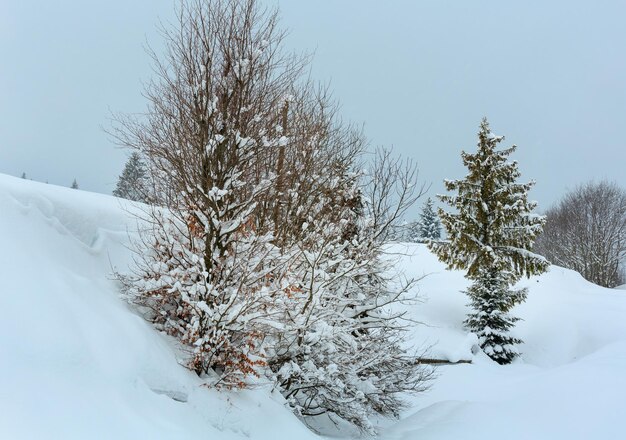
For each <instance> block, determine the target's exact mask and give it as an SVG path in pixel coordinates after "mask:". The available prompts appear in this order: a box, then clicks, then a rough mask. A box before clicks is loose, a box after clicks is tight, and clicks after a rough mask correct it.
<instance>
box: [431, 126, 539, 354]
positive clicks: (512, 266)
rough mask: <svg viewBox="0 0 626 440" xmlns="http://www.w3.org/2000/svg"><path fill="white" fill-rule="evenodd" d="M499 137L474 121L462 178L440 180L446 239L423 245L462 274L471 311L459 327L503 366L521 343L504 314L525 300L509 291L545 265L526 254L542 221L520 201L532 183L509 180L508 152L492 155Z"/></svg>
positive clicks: (512, 169)
mask: <svg viewBox="0 0 626 440" xmlns="http://www.w3.org/2000/svg"><path fill="white" fill-rule="evenodd" d="M503 139H504V137H503V136H495V135H494V134H492V133H491V130H490V128H489V123H488V122H487V119H483V120H482V123H481V124H480V131H479V133H478V151H477V152H476V153H474V154H470V153H466V152H462V153H461V157H462V159H463V164H464V165H465V166H466V167H467V169H468V170H469V172H468V174H467V176H466V177H465V178H463V179H459V180H446V181H445V186H446V189H447V190H448V191H456V193H457V194H456V195H440V196H439V198H440V200H441V201H442V202H444V203H446V204H447V205H449V206H451V207H452V208H453V210H452V212H445V211H444V210H443V209H439V215H440V217H441V221H442V223H443V226H444V227H445V229H446V232H447V236H448V240H446V241H432V242H430V243H429V247H430V249H431V250H432V251H434V252H435V253H436V254H437V256H438V257H439V259H440V260H441V261H443V262H444V263H446V264H447V265H448V268H449V269H462V270H466V271H467V274H466V278H468V279H469V280H471V281H472V285H471V286H470V288H469V289H468V290H467V292H466V293H467V294H468V296H469V298H470V305H471V308H472V312H471V313H470V314H469V316H468V317H467V319H466V321H465V325H466V327H467V328H468V330H470V331H472V332H475V333H476V334H477V335H478V338H479V343H480V346H481V348H482V349H483V351H484V352H485V353H486V354H487V355H488V356H489V357H491V358H492V359H493V360H495V361H496V362H498V363H500V364H507V363H510V362H511V361H512V360H513V359H514V358H515V357H516V356H517V355H518V354H519V353H518V351H517V348H516V345H517V344H519V343H521V342H522V341H521V340H519V339H517V338H514V337H512V336H511V335H510V334H509V330H510V329H511V328H512V327H513V326H514V325H515V322H516V321H518V320H519V318H516V317H514V316H511V315H510V314H509V311H510V310H511V308H512V307H513V306H515V305H516V304H519V303H521V302H523V301H524V300H525V299H526V294H527V292H526V289H513V288H512V286H513V285H514V284H515V283H516V282H517V281H518V280H519V279H520V278H521V277H522V276H531V275H534V274H540V273H542V272H545V271H546V270H547V268H548V262H547V261H546V260H545V259H544V258H543V257H541V256H540V255H537V254H534V253H532V252H531V248H532V245H533V243H534V241H535V238H536V237H537V235H539V234H540V233H541V231H542V230H543V225H544V223H545V218H544V217H543V216H539V215H537V214H533V213H532V211H533V209H534V208H535V207H536V202H531V201H528V191H529V190H530V188H531V187H532V186H533V185H534V182H529V183H517V182H516V181H517V179H518V178H519V177H520V172H519V170H518V166H517V162H508V160H507V159H508V157H509V155H510V154H511V153H513V152H514V151H515V149H516V146H515V145H514V146H512V147H510V148H507V149H503V150H497V149H496V148H497V146H498V144H499V143H500V142H501V141H502V140H503Z"/></svg>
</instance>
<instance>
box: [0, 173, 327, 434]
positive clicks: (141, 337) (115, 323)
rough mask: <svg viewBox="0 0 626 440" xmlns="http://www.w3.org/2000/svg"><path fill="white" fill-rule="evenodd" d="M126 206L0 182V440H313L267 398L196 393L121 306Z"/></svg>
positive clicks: (262, 393) (170, 355)
mask: <svg viewBox="0 0 626 440" xmlns="http://www.w3.org/2000/svg"><path fill="white" fill-rule="evenodd" d="M127 208H128V206H124V205H123V204H122V202H120V201H119V200H117V199H115V198H113V197H107V196H103V195H98V194H91V193H87V192H83V191H77V190H71V189H66V188H60V187H54V186H51V185H45V184H40V183H34V182H29V181H25V180H21V179H15V178H12V177H8V176H3V175H0V279H1V280H2V285H1V287H0V313H2V319H0V438H1V439H11V440H17V439H64V440H67V439H135V440H137V439H144V438H149V439H192V438H193V439H198V438H219V439H241V438H247V437H250V438H254V439H275V438H277V432H280V433H289V434H290V435H291V436H292V437H293V438H299V439H300V438H302V439H307V438H314V437H315V436H314V435H313V434H312V433H311V432H310V431H309V430H308V429H307V428H305V427H304V426H303V425H302V424H301V423H300V421H298V420H297V419H296V418H295V417H294V416H293V415H292V414H291V413H290V412H289V411H288V410H286V409H285V408H284V407H283V406H282V404H281V403H280V398H279V396H278V397H276V396H274V397H272V396H270V394H269V392H268V391H267V390H257V391H253V392H245V393H230V394H218V393H216V392H214V391H210V390H208V389H206V388H203V387H201V386H200V382H199V380H198V379H197V378H196V377H195V376H194V375H193V374H191V373H189V372H188V371H187V370H185V369H184V368H183V367H181V366H180V365H178V363H177V361H176V356H175V354H174V352H173V351H172V349H171V348H170V346H169V345H168V344H167V343H166V341H165V340H164V339H163V338H162V337H161V336H160V335H159V334H158V333H157V332H155V331H154V330H153V329H152V328H151V326H150V325H149V324H147V323H146V322H144V321H143V320H142V319H141V318H139V317H138V316H136V315H134V314H133V313H132V312H131V311H130V310H129V309H128V308H127V307H126V305H125V304H124V302H123V301H122V300H120V299H118V296H117V287H116V285H115V283H114V281H112V280H111V279H110V275H109V274H110V273H111V268H112V265H116V266H122V265H125V264H128V262H129V259H130V258H131V254H130V252H129V251H128V250H127V249H126V248H125V243H127V242H128V237H129V231H132V227H133V225H134V222H133V221H132V220H131V219H130V216H129V214H128V212H127ZM172 397H174V398H175V399H177V400H175V399H173V398H172ZM179 400H185V401H186V402H180V401H179ZM277 427H280V431H277Z"/></svg>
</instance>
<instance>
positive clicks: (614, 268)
mask: <svg viewBox="0 0 626 440" xmlns="http://www.w3.org/2000/svg"><path fill="white" fill-rule="evenodd" d="M546 214H547V223H546V226H545V229H544V232H543V234H542V235H541V236H540V237H539V239H538V240H537V243H536V247H535V249H536V252H538V253H541V254H543V255H544V256H545V257H546V258H547V259H548V260H550V261H551V262H552V263H553V264H556V265H559V266H563V267H566V268H569V269H573V270H575V271H577V272H579V273H580V274H581V275H582V276H583V277H584V278H585V279H586V280H588V281H591V282H592V283H596V284H598V285H600V286H604V287H616V286H619V285H621V284H624V283H626V277H625V274H624V260H625V259H626V191H625V190H624V189H622V188H620V187H619V186H617V185H616V184H615V183H611V182H600V183H594V182H590V183H587V184H584V185H581V186H579V187H578V188H576V189H575V190H573V191H571V192H569V193H568V194H566V195H565V197H564V198H563V199H562V200H561V201H560V202H559V203H558V204H557V205H556V206H554V207H553V208H551V209H549V210H548V212H547V213H546Z"/></svg>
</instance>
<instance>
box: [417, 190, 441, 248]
mask: <svg viewBox="0 0 626 440" xmlns="http://www.w3.org/2000/svg"><path fill="white" fill-rule="evenodd" d="M418 224H419V226H418V232H419V239H420V241H421V242H426V241H428V240H439V239H441V221H440V220H439V216H438V215H437V212H436V211H435V209H434V203H433V200H432V199H431V198H430V197H429V198H428V199H427V200H426V202H424V205H423V206H422V212H421V213H420V220H419V222H418Z"/></svg>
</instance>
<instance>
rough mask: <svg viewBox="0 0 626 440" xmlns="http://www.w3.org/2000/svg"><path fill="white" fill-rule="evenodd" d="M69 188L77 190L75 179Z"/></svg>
mask: <svg viewBox="0 0 626 440" xmlns="http://www.w3.org/2000/svg"><path fill="white" fill-rule="evenodd" d="M70 188H72V189H78V182H77V181H76V179H74V181H73V182H72V185H71V186H70Z"/></svg>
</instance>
